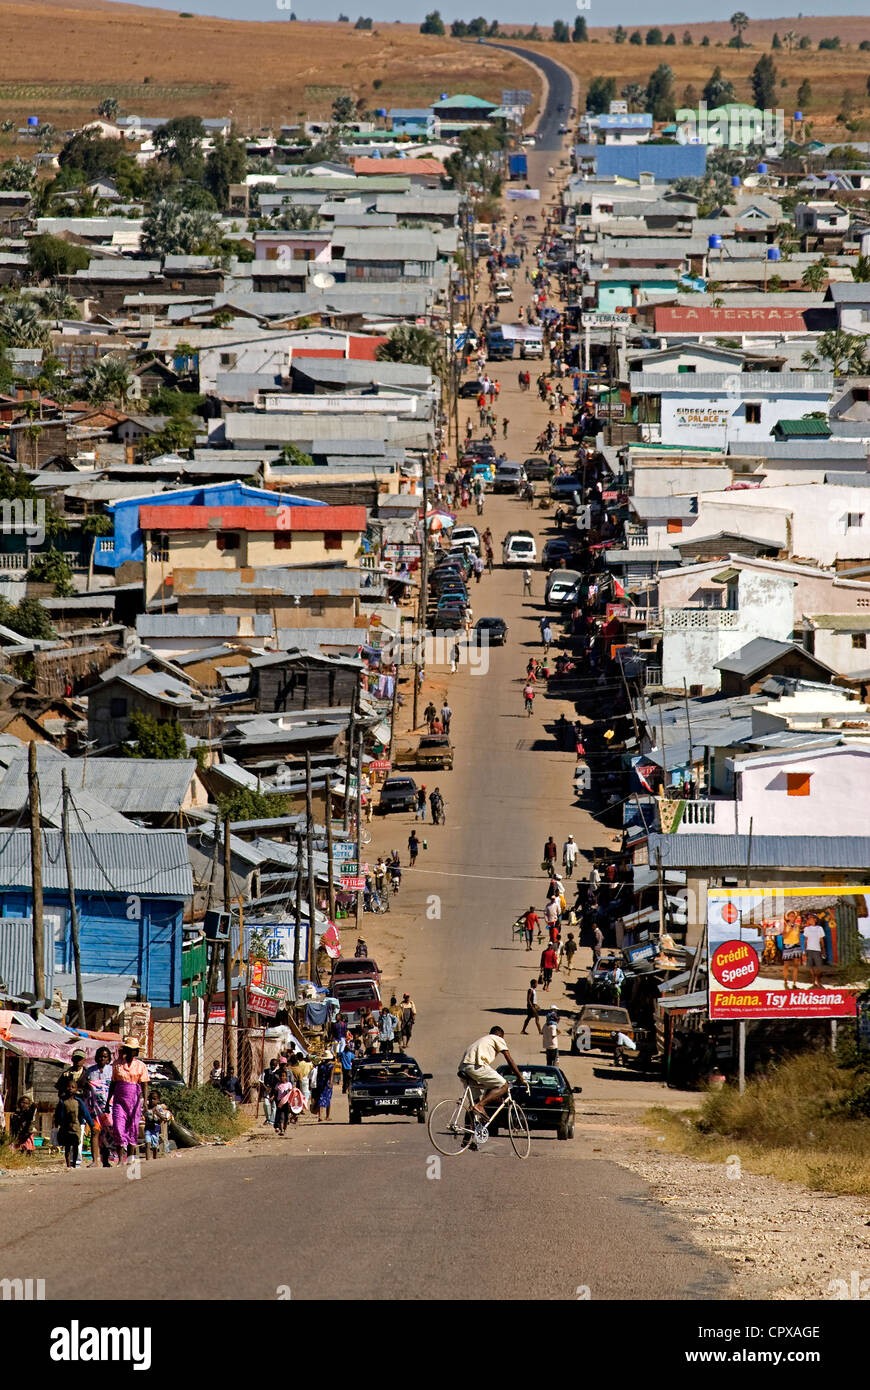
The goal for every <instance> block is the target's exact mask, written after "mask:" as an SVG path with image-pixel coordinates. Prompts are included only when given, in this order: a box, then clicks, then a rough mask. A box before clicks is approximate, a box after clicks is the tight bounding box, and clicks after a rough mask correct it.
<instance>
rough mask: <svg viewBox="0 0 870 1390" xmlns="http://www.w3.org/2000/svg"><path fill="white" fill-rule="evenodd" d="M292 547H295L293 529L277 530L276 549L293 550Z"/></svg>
mask: <svg viewBox="0 0 870 1390" xmlns="http://www.w3.org/2000/svg"><path fill="white" fill-rule="evenodd" d="M292 548H293V533H292V531H276V532H275V549H276V550H291V549H292Z"/></svg>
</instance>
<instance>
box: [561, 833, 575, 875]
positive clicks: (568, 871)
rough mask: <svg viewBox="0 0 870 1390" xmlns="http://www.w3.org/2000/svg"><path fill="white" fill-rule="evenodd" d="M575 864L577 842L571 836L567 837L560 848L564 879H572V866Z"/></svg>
mask: <svg viewBox="0 0 870 1390" xmlns="http://www.w3.org/2000/svg"><path fill="white" fill-rule="evenodd" d="M576 862H577V841H576V840H575V839H574V836H573V835H569V836H568V838H567V840H566V841H565V843H564V845H563V846H562V864H563V867H564V869H565V877H566V878H573V876H574V865H575V864H576Z"/></svg>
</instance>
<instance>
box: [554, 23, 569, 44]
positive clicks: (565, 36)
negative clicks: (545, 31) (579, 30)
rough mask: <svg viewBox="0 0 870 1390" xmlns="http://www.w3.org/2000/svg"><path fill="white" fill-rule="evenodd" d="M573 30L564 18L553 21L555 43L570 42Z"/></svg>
mask: <svg viewBox="0 0 870 1390" xmlns="http://www.w3.org/2000/svg"><path fill="white" fill-rule="evenodd" d="M570 42H571V30H570V29H569V28H568V26H567V24H566V23H565V21H564V19H555V20H554V21H553V43H570Z"/></svg>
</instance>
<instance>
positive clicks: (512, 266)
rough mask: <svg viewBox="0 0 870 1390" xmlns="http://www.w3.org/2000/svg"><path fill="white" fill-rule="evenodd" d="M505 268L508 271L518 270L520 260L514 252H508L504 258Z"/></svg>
mask: <svg viewBox="0 0 870 1390" xmlns="http://www.w3.org/2000/svg"><path fill="white" fill-rule="evenodd" d="M504 263H505V266H506V268H507V269H508V270H519V268H520V258H519V256H518V255H517V254H516V252H515V251H509V252H508V254H507V255H506V256H505V258H504Z"/></svg>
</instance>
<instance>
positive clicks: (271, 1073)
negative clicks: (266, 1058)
mask: <svg viewBox="0 0 870 1390" xmlns="http://www.w3.org/2000/svg"><path fill="white" fill-rule="evenodd" d="M277 1084H278V1058H277V1057H273V1058H272V1059H271V1061H270V1062H269V1065H268V1067H266V1068H265V1070H264V1071H262V1072H261V1073H260V1096H261V1098H262V1101H263V1115H264V1116H265V1118H264V1120H263V1124H264V1125H273V1124H274V1123H275V1087H276V1086H277Z"/></svg>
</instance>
